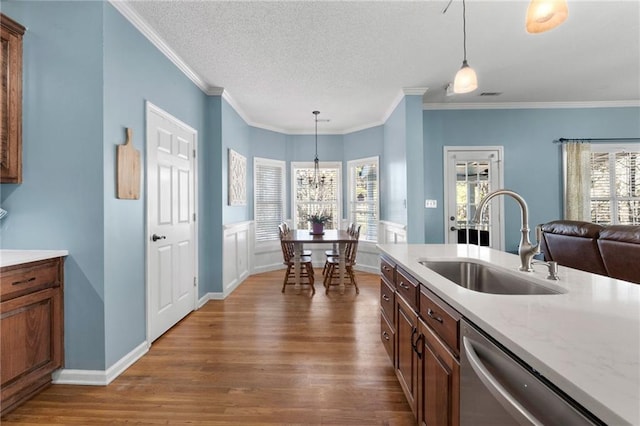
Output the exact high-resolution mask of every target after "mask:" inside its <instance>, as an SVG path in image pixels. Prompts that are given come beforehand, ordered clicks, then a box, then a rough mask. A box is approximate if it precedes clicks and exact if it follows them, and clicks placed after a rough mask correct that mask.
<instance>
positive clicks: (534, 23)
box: [526, 0, 569, 34]
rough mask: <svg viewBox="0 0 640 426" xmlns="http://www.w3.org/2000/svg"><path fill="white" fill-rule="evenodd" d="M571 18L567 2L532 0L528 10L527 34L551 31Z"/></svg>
mask: <svg viewBox="0 0 640 426" xmlns="http://www.w3.org/2000/svg"><path fill="white" fill-rule="evenodd" d="M567 16H569V8H568V7H567V0H531V3H529V8H528V9H527V20H526V27H527V32H528V33H532V34H537V33H542V32H545V31H549V30H551V29H553V28H555V27H557V26H558V25H560V24H562V23H563V22H564V21H565V20H566V19H567Z"/></svg>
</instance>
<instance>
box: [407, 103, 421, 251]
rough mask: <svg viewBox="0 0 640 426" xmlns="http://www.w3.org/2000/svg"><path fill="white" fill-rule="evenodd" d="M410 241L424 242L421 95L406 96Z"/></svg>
mask: <svg viewBox="0 0 640 426" xmlns="http://www.w3.org/2000/svg"><path fill="white" fill-rule="evenodd" d="M405 102H406V110H405V114H406V144H407V148H406V162H407V242H408V243H418V244H419V243H424V241H425V240H424V239H425V223H424V218H425V208H424V201H423V200H424V162H423V161H422V158H423V155H424V140H423V137H422V120H423V117H422V96H415V95H412V96H407V97H405Z"/></svg>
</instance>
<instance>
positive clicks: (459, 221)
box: [455, 161, 491, 246]
mask: <svg viewBox="0 0 640 426" xmlns="http://www.w3.org/2000/svg"><path fill="white" fill-rule="evenodd" d="M489 172H490V164H489V161H456V220H455V223H456V228H457V230H458V243H463V244H464V243H467V242H468V243H469V244H476V245H477V244H478V241H479V242H480V245H481V246H489V244H490V235H489V218H490V217H491V206H487V208H485V209H484V211H483V212H482V220H481V221H480V224H472V223H470V222H471V220H472V219H473V216H474V215H475V213H476V207H477V206H478V204H479V203H480V200H482V198H484V197H485V196H486V195H487V194H488V193H489V192H490V186H489Z"/></svg>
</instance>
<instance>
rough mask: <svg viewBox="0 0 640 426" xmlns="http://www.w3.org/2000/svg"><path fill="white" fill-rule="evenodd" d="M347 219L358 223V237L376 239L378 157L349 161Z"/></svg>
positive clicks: (368, 239) (369, 239)
mask: <svg viewBox="0 0 640 426" xmlns="http://www.w3.org/2000/svg"><path fill="white" fill-rule="evenodd" d="M347 164H348V165H347V167H348V170H349V221H350V222H353V223H355V224H356V226H357V225H360V226H361V228H360V238H361V239H364V240H367V241H377V239H378V218H379V214H378V211H379V205H378V157H371V158H363V159H360V160H354V161H349V162H348V163H347Z"/></svg>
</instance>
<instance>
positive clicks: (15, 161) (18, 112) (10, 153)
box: [0, 13, 25, 183]
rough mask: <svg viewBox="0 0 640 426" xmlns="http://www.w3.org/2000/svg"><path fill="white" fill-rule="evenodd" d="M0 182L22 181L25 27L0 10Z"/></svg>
mask: <svg viewBox="0 0 640 426" xmlns="http://www.w3.org/2000/svg"><path fill="white" fill-rule="evenodd" d="M0 26H1V27H2V41H1V43H0V58H2V64H1V66H0V80H1V81H2V92H1V94H0V120H1V122H0V142H1V144H2V145H1V151H2V152H1V154H0V183H21V182H22V35H23V34H24V31H25V28H24V27H23V26H22V25H20V24H18V23H17V22H16V21H14V20H13V19H11V18H9V17H7V16H5V15H3V14H2V13H0Z"/></svg>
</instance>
